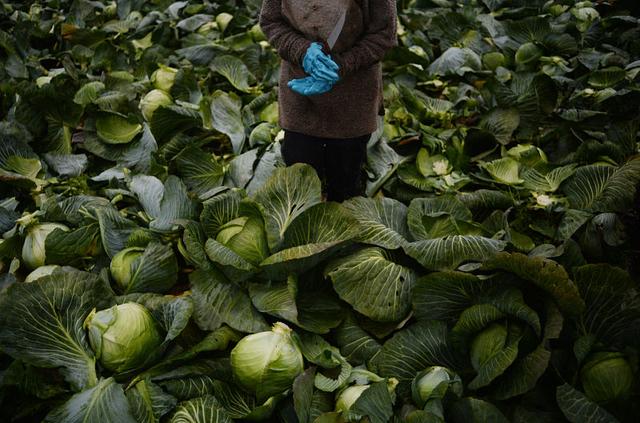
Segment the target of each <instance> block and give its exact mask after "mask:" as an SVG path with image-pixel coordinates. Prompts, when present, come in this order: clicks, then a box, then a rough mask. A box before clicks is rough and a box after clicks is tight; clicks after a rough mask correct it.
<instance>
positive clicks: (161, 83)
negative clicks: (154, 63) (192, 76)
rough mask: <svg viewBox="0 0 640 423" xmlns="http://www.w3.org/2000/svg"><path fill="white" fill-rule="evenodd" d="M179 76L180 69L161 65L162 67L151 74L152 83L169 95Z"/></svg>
mask: <svg viewBox="0 0 640 423" xmlns="http://www.w3.org/2000/svg"><path fill="white" fill-rule="evenodd" d="M177 75H178V69H174V68H172V67H169V66H165V65H160V67H159V68H158V69H156V71H155V72H153V73H152V74H151V82H152V83H153V86H154V87H155V88H157V89H158V90H162V91H165V92H167V93H168V92H170V91H171V87H173V83H174V82H175V80H176V76H177Z"/></svg>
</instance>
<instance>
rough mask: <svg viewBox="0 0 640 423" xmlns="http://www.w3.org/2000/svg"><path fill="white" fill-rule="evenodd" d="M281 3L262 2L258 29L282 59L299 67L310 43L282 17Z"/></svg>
mask: <svg viewBox="0 0 640 423" xmlns="http://www.w3.org/2000/svg"><path fill="white" fill-rule="evenodd" d="M281 3H282V1H281V0H264V1H263V2H262V10H261V11H260V28H262V32H264V34H265V35H266V36H267V39H268V40H269V43H270V44H271V45H272V46H273V47H274V48H275V49H276V51H277V52H278V55H279V56H280V57H281V58H282V59H284V60H286V61H288V62H291V63H294V64H296V65H298V66H301V65H302V59H303V58H304V55H305V53H306V52H307V49H308V48H309V45H310V44H311V41H310V40H308V39H306V38H305V37H304V35H302V33H301V32H300V31H298V30H296V29H295V28H294V27H293V26H291V24H290V23H289V22H288V21H287V19H286V18H285V17H284V16H283V15H282V6H281Z"/></svg>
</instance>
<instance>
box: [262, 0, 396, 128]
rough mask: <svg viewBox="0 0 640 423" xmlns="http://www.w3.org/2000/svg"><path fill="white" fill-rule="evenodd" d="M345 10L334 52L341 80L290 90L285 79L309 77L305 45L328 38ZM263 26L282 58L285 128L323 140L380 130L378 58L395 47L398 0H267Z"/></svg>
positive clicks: (281, 95)
mask: <svg viewBox="0 0 640 423" xmlns="http://www.w3.org/2000/svg"><path fill="white" fill-rule="evenodd" d="M344 8H346V9H347V15H346V20H345V24H344V28H343V30H342V32H341V33H340V36H339V37H338V40H337V42H336V44H335V46H334V48H333V50H332V52H331V57H332V58H333V59H334V60H335V62H336V63H337V64H338V66H339V67H340V69H339V71H338V73H339V75H340V81H338V83H337V84H335V85H334V86H333V88H332V89H331V91H329V92H327V93H324V94H319V95H314V96H303V95H300V94H298V93H296V92H295V91H293V90H291V89H290V88H289V87H288V86H287V82H289V81H290V80H292V79H296V78H304V77H306V76H308V75H307V74H306V73H305V71H304V69H303V68H302V60H303V58H304V55H305V53H306V51H307V48H308V47H309V45H310V44H311V42H313V41H326V39H327V37H328V36H329V34H330V33H331V31H332V30H333V28H334V27H335V24H336V22H337V21H338V19H339V17H340V14H341V11H342V10H344ZM260 27H261V28H262V30H263V32H264V33H265V34H266V36H267V38H268V40H269V42H270V43H271V45H272V46H273V47H274V48H275V49H276V50H277V52H278V54H279V55H280V57H281V58H282V62H281V68H280V85H279V89H278V105H279V109H280V118H279V123H280V126H281V127H282V128H284V129H287V130H290V131H295V132H300V133H303V134H307V135H312V136H316V137H323V138H354V137H359V136H362V135H367V134H370V133H372V132H374V131H375V130H376V125H377V118H376V117H377V115H378V114H384V107H383V105H382V67H381V63H380V61H381V60H382V58H383V56H384V54H385V53H386V51H387V50H389V49H390V48H392V47H393V46H395V45H397V38H396V2H395V0H264V1H263V4H262V11H261V13H260Z"/></svg>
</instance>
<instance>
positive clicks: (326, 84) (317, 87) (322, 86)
mask: <svg viewBox="0 0 640 423" xmlns="http://www.w3.org/2000/svg"><path fill="white" fill-rule="evenodd" d="M287 85H288V86H289V88H291V89H292V90H293V91H295V92H297V93H298V94H301V95H306V96H310V95H317V94H324V93H326V92H328V91H330V90H331V88H332V87H333V83H332V82H331V81H327V80H324V79H316V78H315V77H313V76H308V77H306V78H300V79H292V80H291V81H289V82H288V83H287Z"/></svg>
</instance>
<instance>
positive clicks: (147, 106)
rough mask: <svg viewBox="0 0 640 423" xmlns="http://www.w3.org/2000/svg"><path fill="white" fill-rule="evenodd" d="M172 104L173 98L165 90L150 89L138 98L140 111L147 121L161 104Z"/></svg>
mask: <svg viewBox="0 0 640 423" xmlns="http://www.w3.org/2000/svg"><path fill="white" fill-rule="evenodd" d="M171 104H173V99H172V98H171V96H170V95H169V94H167V92H166V91H163V90H157V89H156V90H151V91H149V92H148V93H147V95H145V96H144V97H143V98H142V100H140V111H141V112H142V116H144V119H145V120H146V121H147V122H149V121H150V120H151V118H152V117H153V113H154V112H155V111H156V110H157V109H158V108H159V107H162V106H169V105H171Z"/></svg>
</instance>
